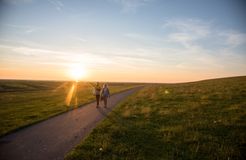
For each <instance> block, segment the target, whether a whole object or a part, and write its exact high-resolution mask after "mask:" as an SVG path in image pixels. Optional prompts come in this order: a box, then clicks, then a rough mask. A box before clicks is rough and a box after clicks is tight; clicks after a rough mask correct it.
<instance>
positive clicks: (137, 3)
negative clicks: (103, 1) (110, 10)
mask: <svg viewBox="0 0 246 160" xmlns="http://www.w3.org/2000/svg"><path fill="white" fill-rule="evenodd" d="M109 1H111V2H115V3H118V4H120V5H121V6H122V11H123V12H136V11H137V9H138V8H140V7H142V6H145V5H147V4H148V3H149V2H151V1H153V0H109Z"/></svg>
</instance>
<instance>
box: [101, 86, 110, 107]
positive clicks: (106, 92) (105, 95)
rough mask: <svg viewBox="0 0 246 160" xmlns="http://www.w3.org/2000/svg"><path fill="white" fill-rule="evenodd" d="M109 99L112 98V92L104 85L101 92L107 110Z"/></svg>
mask: <svg viewBox="0 0 246 160" xmlns="http://www.w3.org/2000/svg"><path fill="white" fill-rule="evenodd" d="M109 97H110V92H109V89H108V85H107V84H104V85H103V88H102V91H101V100H103V102H104V107H105V108H107V102H108V98H109Z"/></svg>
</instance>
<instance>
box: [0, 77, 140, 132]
mask: <svg viewBox="0 0 246 160" xmlns="http://www.w3.org/2000/svg"><path fill="white" fill-rule="evenodd" d="M72 85H73V82H52V81H16V80H0V104H1V105H0V136H3V135H5V134H7V133H10V132H11V131H14V130H16V129H18V128H21V127H24V126H27V125H30V124H33V123H35V122H39V121H41V120H45V119H47V118H49V117H51V116H54V115H57V114H60V113H62V112H66V111H68V110H70V109H73V108H76V107H78V106H80V105H82V104H85V103H88V102H91V101H93V100H94V96H93V94H92V88H91V86H89V85H88V84H86V83H81V82H80V83H78V86H77V94H76V95H77V98H76V96H73V97H72V99H71V104H70V106H67V105H66V103H65V100H66V97H67V94H68V92H69V90H70V89H71V86H72ZM136 85H137V84H130V83H125V84H124V83H109V88H110V91H111V93H116V92H120V91H122V90H126V89H129V88H132V87H134V86H136ZM76 99H77V102H76Z"/></svg>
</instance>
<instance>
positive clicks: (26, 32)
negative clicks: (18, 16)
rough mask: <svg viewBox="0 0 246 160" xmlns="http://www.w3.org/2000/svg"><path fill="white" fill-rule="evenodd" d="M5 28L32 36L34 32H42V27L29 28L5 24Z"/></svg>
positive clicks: (27, 26)
mask: <svg viewBox="0 0 246 160" xmlns="http://www.w3.org/2000/svg"><path fill="white" fill-rule="evenodd" d="M5 26H7V27H10V28H14V29H16V30H19V31H20V32H21V33H25V34H31V33H33V32H36V31H39V30H42V29H43V28H42V27H37V26H29V25H16V24H5Z"/></svg>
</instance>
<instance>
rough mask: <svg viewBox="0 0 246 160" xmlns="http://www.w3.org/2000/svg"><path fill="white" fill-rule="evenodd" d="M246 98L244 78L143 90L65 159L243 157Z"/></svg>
mask: <svg viewBox="0 0 246 160" xmlns="http://www.w3.org/2000/svg"><path fill="white" fill-rule="evenodd" d="M245 97H246V77H245V76H244V77H235V78H223V79H214V80H206V81H200V82H192V83H180V84H161V85H151V86H146V87H145V88H144V89H143V90H141V91H139V92H138V93H136V94H134V95H133V96H131V97H129V98H128V99H127V100H125V101H124V102H123V103H121V104H119V105H118V106H117V107H116V108H115V109H114V110H113V111H112V112H111V113H110V114H109V116H108V117H107V118H106V119H105V120H104V121H103V122H101V123H100V124H99V125H98V126H97V127H96V128H95V129H94V130H93V131H92V133H91V134H90V135H89V136H88V137H87V138H86V139H85V140H84V141H82V142H81V144H79V145H78V146H77V147H76V148H75V149H74V150H72V151H71V152H70V153H69V154H68V155H67V156H66V159H67V160H75V159H148V160H149V159H153V160H159V159H227V160H229V159H245V150H246V132H245V131H246V119H245V117H246V109H245V107H246V99H245Z"/></svg>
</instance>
